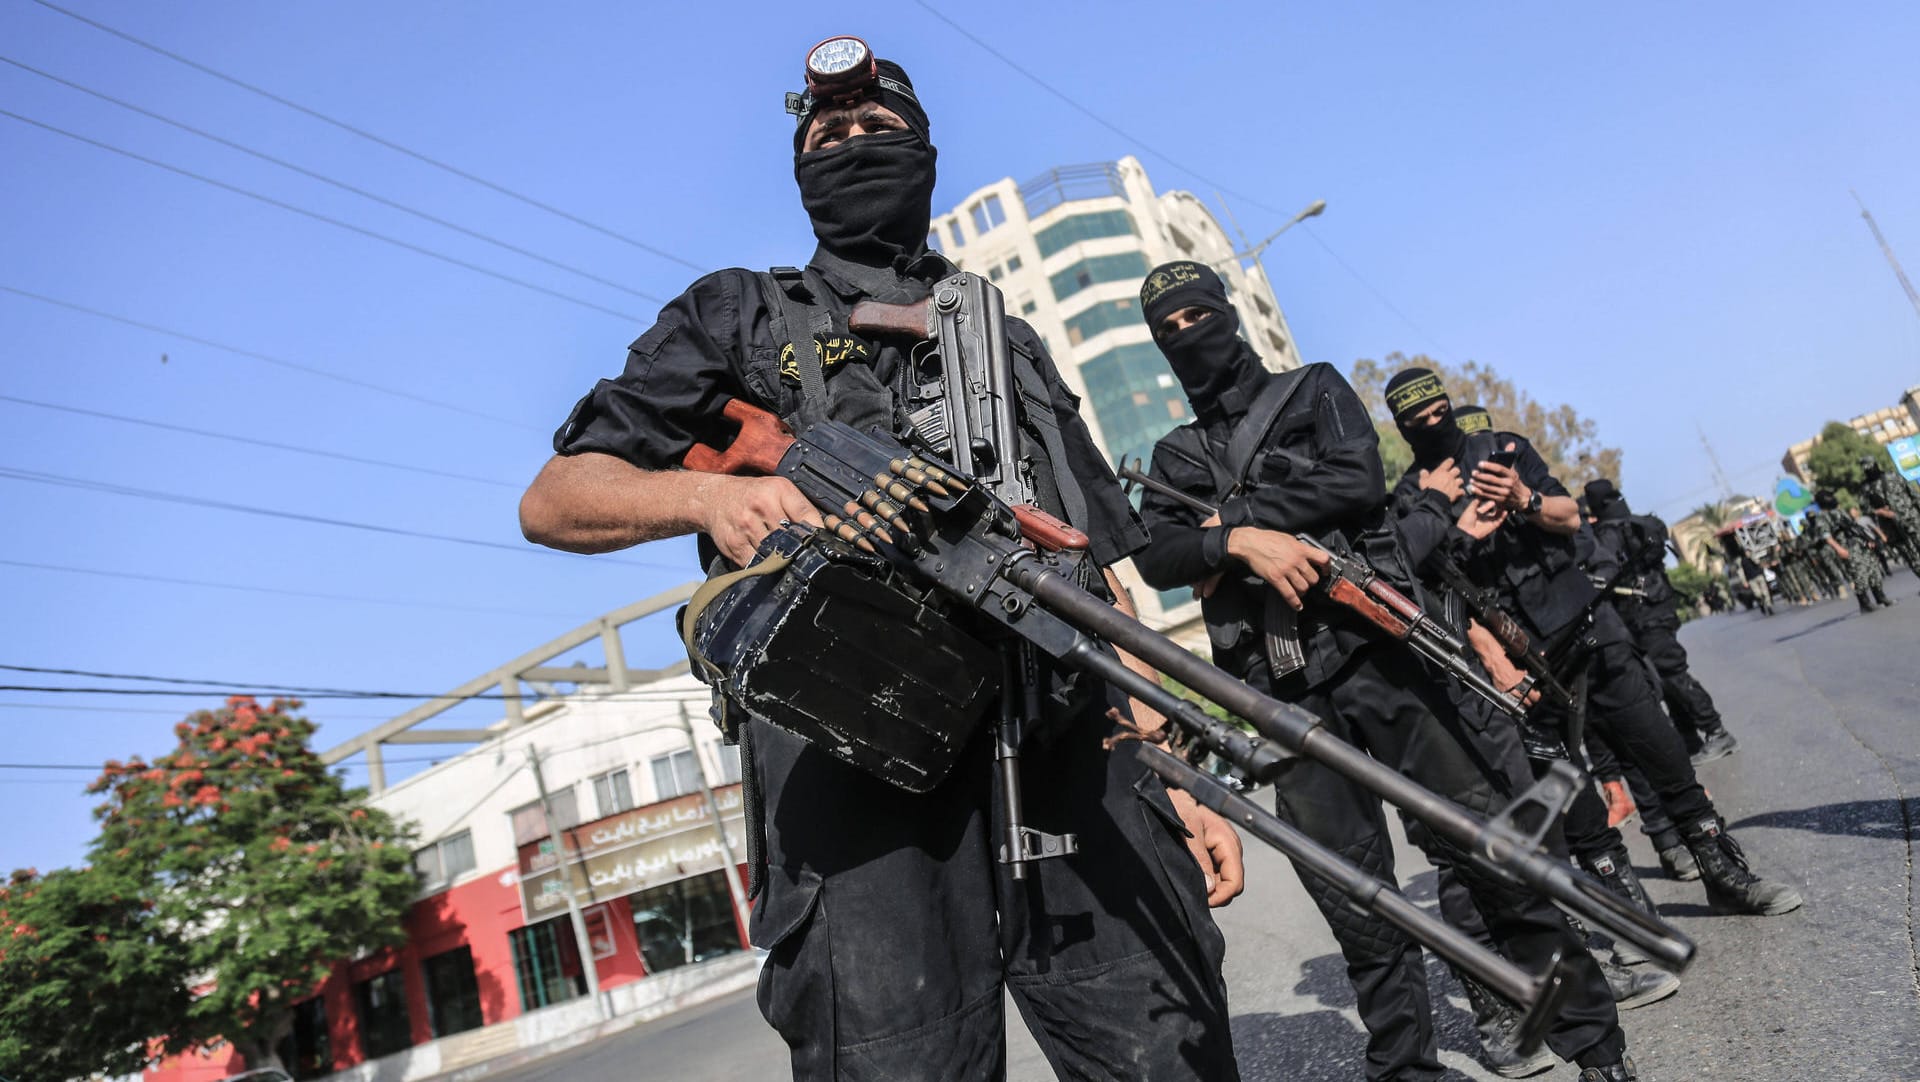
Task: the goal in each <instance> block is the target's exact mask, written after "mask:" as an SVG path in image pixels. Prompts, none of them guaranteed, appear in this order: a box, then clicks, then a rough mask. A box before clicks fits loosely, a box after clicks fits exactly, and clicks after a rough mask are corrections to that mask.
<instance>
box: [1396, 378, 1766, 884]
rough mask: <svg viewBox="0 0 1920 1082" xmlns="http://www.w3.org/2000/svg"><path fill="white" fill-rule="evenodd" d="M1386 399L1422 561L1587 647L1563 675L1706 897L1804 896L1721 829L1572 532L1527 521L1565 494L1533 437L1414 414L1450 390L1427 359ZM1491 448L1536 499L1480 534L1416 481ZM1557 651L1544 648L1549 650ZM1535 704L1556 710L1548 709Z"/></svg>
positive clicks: (1409, 526) (1453, 505) (1475, 459)
mask: <svg viewBox="0 0 1920 1082" xmlns="http://www.w3.org/2000/svg"><path fill="white" fill-rule="evenodd" d="M1387 399H1388V404H1389V408H1390V409H1391V410H1392V412H1393V415H1394V417H1395V420H1396V421H1397V422H1398V423H1399V424H1400V427H1401V431H1402V433H1403V434H1404V435H1405V436H1406V437H1407V440H1408V443H1409V444H1410V445H1411V446H1412V447H1413V451H1414V464H1413V466H1412V467H1411V468H1410V469H1409V470H1408V471H1407V473H1406V475H1405V476H1404V477H1402V478H1401V479H1400V482H1399V484H1398V485H1397V486H1396V488H1395V492H1394V500H1395V507H1396V511H1397V513H1398V514H1399V515H1400V521H1401V526H1402V531H1403V533H1404V535H1405V536H1406V539H1407V547H1408V550H1409V552H1410V553H1411V554H1412V555H1413V557H1414V559H1415V560H1416V561H1419V562H1421V563H1425V562H1426V561H1427V560H1429V559H1431V558H1434V557H1436V555H1440V554H1444V555H1445V556H1448V557H1451V558H1452V559H1453V560H1454V561H1455V562H1456V563H1458V564H1460V565H1461V567H1463V568H1464V569H1465V570H1466V572H1467V574H1468V575H1469V576H1470V577H1471V578H1472V579H1473V580H1474V582H1475V583H1477V584H1478V585H1479V586H1480V587H1482V588H1492V589H1493V590H1495V591H1496V592H1497V593H1498V594H1499V596H1500V598H1501V599H1502V601H1503V605H1502V607H1503V608H1504V609H1505V610H1506V611H1507V612H1509V613H1511V614H1512V615H1513V616H1514V617H1515V618H1517V619H1518V620H1520V621H1521V623H1522V624H1523V626H1525V628H1526V630H1527V632H1528V634H1529V635H1530V636H1532V637H1533V639H1534V640H1535V641H1536V642H1540V643H1548V644H1556V645H1559V644H1565V646H1566V647H1567V651H1563V652H1565V653H1569V654H1570V655H1571V657H1572V658H1575V659H1577V658H1580V657H1581V656H1582V655H1584V660H1583V661H1581V662H1580V664H1579V669H1580V672H1579V673H1576V672H1574V671H1572V670H1571V669H1569V670H1567V671H1564V672H1563V673H1562V679H1563V682H1565V683H1567V684H1569V685H1570V686H1571V685H1572V684H1573V683H1574V680H1575V679H1576V678H1577V677H1578V676H1580V675H1584V677H1585V679H1586V680H1587V686H1588V697H1587V704H1588V710H1589V713H1590V720H1591V723H1592V724H1593V725H1594V726H1596V728H1597V729H1598V731H1599V732H1600V733H1601V734H1602V735H1604V736H1605V737H1606V739H1607V742H1608V743H1609V744H1610V745H1611V746H1612V748H1613V750H1614V751H1615V752H1616V753H1617V754H1619V755H1620V757H1621V758H1622V759H1623V760H1625V761H1627V762H1629V763H1631V764H1633V765H1636V766H1638V767H1639V768H1640V769H1641V770H1642V771H1643V772H1644V773H1645V774H1646V777H1647V779H1648V781H1650V782H1651V783H1652V785H1653V788H1654V790H1655V792H1656V793H1657V794H1658V795H1659V798H1660V800H1661V802H1662V803H1663V804H1664V805H1665V807H1666V809H1667V812H1668V813H1669V814H1670V815H1671V816H1672V817H1673V819H1674V820H1675V821H1676V822H1677V823H1679V824H1680V830H1681V834H1682V836H1683V838H1684V839H1685V841H1686V844H1687V848H1688V849H1689V850H1691V851H1692V853H1693V855H1694V858H1695V860H1696V861H1697V862H1698V863H1699V865H1700V869H1701V874H1702V878H1703V879H1705V881H1706V884H1707V893H1708V898H1709V900H1710V901H1712V902H1713V903H1714V904H1715V905H1716V906H1717V907H1720V908H1724V909H1728V910H1731V911H1737V912H1749V913H1752V912H1758V913H1784V912H1787V911H1789V910H1792V909H1794V908H1797V907H1798V906H1799V905H1800V904H1801V898H1800V896H1799V894H1798V893H1797V892H1795V891H1794V890H1793V889H1792V888H1791V887H1788V886H1786V885H1785V884H1781V883H1774V882H1766V881H1762V880H1760V879H1758V878H1756V877H1755V876H1754V875H1753V874H1752V873H1751V872H1750V871H1749V870H1748V868H1747V864H1746V860H1745V856H1744V854H1743V853H1742V851H1741V849H1740V847H1739V846H1738V845H1737V844H1736V843H1735V842H1734V841H1733V839H1732V837H1731V836H1729V835H1727V834H1726V832H1725V829H1724V826H1723V822H1722V820H1721V818H1720V815H1719V813H1718V812H1716V811H1715V810H1714V807H1713V804H1712V802H1711V801H1710V800H1709V799H1708V798H1707V795H1706V791H1705V790H1704V789H1702V788H1701V786H1700V783H1699V781H1698V780H1697V779H1696V778H1695V777H1694V773H1693V765H1692V764H1691V763H1690V762H1688V759H1687V752H1686V748H1685V747H1684V746H1683V745H1682V744H1681V741H1680V736H1679V734H1678V733H1677V732H1676V731H1675V730H1674V727H1673V725H1672V723H1671V722H1669V721H1668V720H1667V718H1666V716H1665V715H1664V714H1663V713H1662V712H1661V710H1660V706H1659V697H1658V693H1657V691H1656V690H1655V688H1654V685H1653V681H1652V679H1651V678H1650V677H1649V675H1648V671H1647V668H1646V665H1645V662H1644V661H1643V660H1642V659H1641V657H1640V655H1639V653H1638V651H1637V650H1636V649H1635V648H1634V646H1633V640H1632V637H1631V636H1630V635H1629V634H1628V632H1627V628H1626V625H1625V624H1623V623H1622V622H1621V620H1620V617H1619V615H1618V614H1616V613H1615V612H1614V610H1613V608H1612V607H1611V606H1610V605H1606V604H1603V603H1599V602H1600V597H1599V594H1598V590H1597V588H1596V587H1595V586H1594V584H1593V582H1592V581H1591V580H1590V579H1589V578H1588V577H1587V575H1586V573H1585V572H1583V571H1582V570H1581V566H1580V562H1581V561H1580V558H1579V555H1578V542H1577V541H1576V538H1575V537H1574V536H1567V535H1562V534H1558V533H1553V532H1550V531H1548V530H1545V529H1542V528H1540V527H1538V526H1536V525H1533V524H1532V523H1530V522H1528V521H1527V517H1528V516H1529V515H1531V514H1533V513H1535V512H1537V510H1538V506H1539V503H1538V501H1539V500H1540V499H1541V498H1544V497H1549V496H1566V495H1567V490H1566V487H1565V486H1564V485H1562V484H1561V483H1560V482H1559V481H1558V480H1557V479H1556V478H1554V477H1553V475H1552V473H1551V472H1550V471H1549V470H1548V469H1547V465H1546V463H1545V462H1544V461H1542V459H1541V458H1540V455H1539V453H1538V452H1536V451H1535V450H1534V449H1533V446H1532V444H1531V443H1529V442H1528V441H1527V440H1526V438H1525V437H1523V436H1520V435H1518V434H1516V433H1512V432H1496V433H1478V434H1475V435H1473V436H1468V435H1466V434H1464V433H1461V432H1460V431H1459V429H1458V428H1457V427H1456V426H1455V425H1453V424H1452V423H1451V420H1452V418H1451V415H1450V413H1449V412H1447V411H1446V410H1445V409H1442V410H1440V411H1437V412H1435V413H1433V414H1432V415H1431V416H1432V421H1431V423H1430V424H1428V425H1421V424H1418V423H1416V422H1415V421H1414V420H1413V419H1414V417H1415V416H1416V415H1419V414H1421V413H1423V412H1424V411H1425V410H1426V409H1427V408H1428V407H1430V406H1431V404H1432V403H1434V402H1436V401H1444V400H1445V399H1446V390H1445V388H1444V387H1443V386H1442V385H1441V383H1440V380H1439V378H1438V377H1437V376H1435V375H1434V374H1433V373H1431V372H1429V371H1426V370H1425V369H1417V368H1416V369H1407V370H1405V371H1402V372H1400V373H1398V374H1396V375H1395V376H1394V378H1393V379H1392V380H1390V381H1389V382H1388V384H1387ZM1495 450H1503V451H1504V450H1510V451H1512V452H1513V453H1514V455H1515V456H1516V458H1515V462H1514V465H1513V467H1512V468H1513V469H1514V470H1515V472H1516V473H1517V474H1518V475H1519V477H1520V480H1521V482H1522V483H1523V484H1524V485H1525V486H1526V488H1527V489H1528V490H1530V491H1531V492H1532V493H1533V494H1534V499H1535V505H1534V508H1533V509H1532V510H1530V511H1527V512H1524V513H1515V514H1512V515H1509V516H1508V517H1507V518H1506V520H1505V522H1504V523H1503V524H1502V525H1501V526H1500V527H1499V528H1498V529H1496V530H1495V531H1494V532H1493V533H1492V534H1491V535H1490V536H1489V537H1487V538H1486V539H1484V540H1475V539H1474V538H1473V537H1471V536H1469V535H1468V534H1467V533H1465V532H1464V531H1462V530H1461V529H1460V528H1459V527H1458V526H1457V525H1456V522H1457V520H1458V519H1459V517H1460V515H1461V514H1462V512H1463V511H1464V510H1465V508H1466V506H1467V502H1468V501H1469V500H1471V499H1472V498H1473V497H1472V496H1471V495H1470V494H1469V495H1463V496H1462V497H1461V498H1460V499H1459V500H1449V499H1448V498H1447V496H1446V495H1445V494H1443V493H1441V492H1438V491H1435V490H1432V489H1423V488H1421V487H1420V484H1419V476H1418V475H1419V472H1420V471H1421V470H1423V469H1429V468H1432V467H1433V466H1435V465H1437V464H1438V463H1439V462H1441V461H1442V460H1444V459H1448V458H1451V459H1453V461H1454V462H1455V463H1456V464H1458V465H1459V467H1460V469H1461V472H1462V475H1463V476H1471V474H1472V472H1473V470H1474V469H1475V468H1477V467H1478V465H1479V464H1480V463H1481V462H1484V461H1486V459H1487V457H1488V456H1489V455H1491V454H1492V453H1493V452H1494V451H1495ZM1581 529H1582V530H1584V529H1585V526H1584V524H1582V526H1581ZM1589 542H1590V538H1589ZM1596 548H1597V546H1596ZM1554 654H1555V651H1552V650H1550V651H1549V657H1550V658H1551V657H1553V656H1554ZM1537 712H1538V713H1542V714H1544V715H1545V716H1547V717H1551V716H1552V712H1551V711H1544V710H1543V711H1537ZM1569 829H1570V830H1571V829H1572V825H1571V824H1569ZM1569 840H1570V842H1571V841H1573V839H1572V838H1571V837H1570V839H1569ZM1620 856H1621V857H1624V856H1625V854H1624V853H1623V854H1620ZM1596 870H1597V869H1596ZM1623 885H1624V884H1623Z"/></svg>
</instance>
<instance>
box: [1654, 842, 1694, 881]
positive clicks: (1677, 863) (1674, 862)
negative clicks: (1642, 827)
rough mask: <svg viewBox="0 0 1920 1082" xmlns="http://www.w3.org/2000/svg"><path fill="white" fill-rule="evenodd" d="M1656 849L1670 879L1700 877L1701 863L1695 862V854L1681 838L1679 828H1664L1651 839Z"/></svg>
mask: <svg viewBox="0 0 1920 1082" xmlns="http://www.w3.org/2000/svg"><path fill="white" fill-rule="evenodd" d="M1651 840H1652V841H1653V848H1654V851H1655V852H1657V853H1659V854H1660V867H1661V868H1663V869H1665V870H1666V873H1667V878H1668V879H1675V880H1678V881H1680V882H1682V883H1686V882H1690V881H1692V880H1695V879H1698V878H1700V865H1699V864H1697V863H1695V862H1694V859H1693V854H1692V853H1690V852H1688V851H1687V843H1686V842H1684V841H1682V840H1681V839H1680V832H1679V831H1677V830H1663V831H1661V832H1660V833H1658V834H1655V835H1654V836H1653V838H1652V839H1651Z"/></svg>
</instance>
